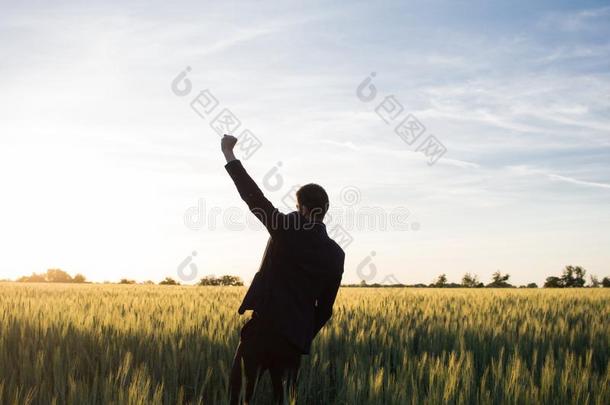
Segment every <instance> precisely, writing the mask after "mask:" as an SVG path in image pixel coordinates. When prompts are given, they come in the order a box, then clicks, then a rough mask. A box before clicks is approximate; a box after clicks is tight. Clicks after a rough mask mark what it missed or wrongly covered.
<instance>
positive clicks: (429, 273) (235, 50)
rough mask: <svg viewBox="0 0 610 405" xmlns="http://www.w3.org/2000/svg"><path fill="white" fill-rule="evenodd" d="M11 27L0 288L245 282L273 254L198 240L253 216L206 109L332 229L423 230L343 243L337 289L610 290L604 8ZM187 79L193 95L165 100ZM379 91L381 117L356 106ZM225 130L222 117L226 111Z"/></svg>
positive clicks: (253, 242)
mask: <svg viewBox="0 0 610 405" xmlns="http://www.w3.org/2000/svg"><path fill="white" fill-rule="evenodd" d="M2 10H3V12H2V13H1V14H0V32H1V33H2V35H0V52H1V55H2V56H3V58H2V63H0V73H1V74H0V86H1V87H0V88H1V90H2V91H0V170H1V171H2V173H3V174H2V176H1V177H0V179H1V180H0V182H1V183H0V184H1V186H2V190H3V196H4V198H2V200H1V201H0V223H1V224H2V227H1V228H0V242H1V243H2V246H5V252H4V253H3V255H2V257H0V278H5V277H7V278H14V277H16V276H18V275H21V274H27V273H30V272H32V271H36V272H40V271H44V270H45V269H47V268H49V267H61V268H63V269H64V270H67V271H69V272H71V273H76V272H81V273H83V274H85V275H86V276H87V277H88V278H89V279H92V280H97V281H101V280H117V279H118V278H121V277H131V278H135V279H138V280H146V279H152V280H159V279H161V278H162V277H165V276H173V277H176V272H177V270H176V269H177V266H178V265H179V264H180V263H182V262H183V260H184V259H185V258H188V256H189V255H190V254H191V252H192V251H197V253H198V254H197V256H196V257H194V258H193V260H192V263H194V264H195V265H196V266H197V271H198V275H199V276H203V275H206V274H216V275H219V274H224V273H233V274H239V275H241V276H242V277H243V278H244V279H246V280H249V279H250V278H251V277H252V275H253V274H254V272H255V271H256V269H257V266H258V264H259V261H260V257H261V255H262V249H263V248H264V245H265V242H266V235H265V233H264V232H263V231H262V230H252V229H247V230H244V231H235V230H231V229H226V227H223V226H217V227H215V229H210V227H209V226H207V227H206V226H204V227H202V229H197V230H194V229H190V228H188V227H186V226H185V224H184V220H183V219H184V215H185V212H186V211H187V210H188V209H189V207H193V206H196V205H197V204H198V201H199V200H205V204H206V207H207V208H209V207H218V208H219V209H221V210H223V211H226V210H227V208H229V207H241V202H240V200H239V198H238V196H237V194H236V192H235V190H234V189H233V186H232V184H231V183H230V180H229V178H228V176H227V175H226V173H225V172H224V168H223V159H222V156H221V155H220V153H219V138H218V136H217V135H216V133H215V132H214V131H213V130H212V129H211V128H210V126H209V120H207V121H206V120H205V119H202V118H201V117H199V116H198V115H197V114H195V113H194V112H193V110H192V109H191V107H190V105H189V103H190V101H191V100H192V99H193V97H194V96H195V95H196V93H198V92H199V91H200V90H203V89H209V90H210V91H211V92H212V93H213V94H214V96H216V97H217V98H218V100H219V101H220V106H221V107H226V108H230V110H231V111H233V112H234V113H235V115H237V116H238V117H239V119H240V120H241V121H242V123H243V127H247V128H248V129H250V130H251V131H252V132H253V133H254V134H255V135H256V136H257V137H258V138H259V139H260V140H261V141H262V147H261V148H260V149H259V150H258V151H257V152H256V153H255V154H254V155H253V156H252V157H250V158H249V159H248V160H246V161H245V165H246V167H247V168H248V169H249V170H250V172H251V173H252V175H253V176H254V177H255V178H256V179H257V180H258V181H261V182H262V180H263V178H264V177H265V174H266V173H268V172H269V171H270V170H271V169H272V168H273V167H274V166H277V163H278V162H282V164H281V167H279V171H278V173H279V175H280V176H281V178H282V181H283V184H284V185H283V187H281V188H280V189H279V190H271V189H266V192H267V194H268V196H269V197H270V199H272V200H273V201H274V202H276V203H278V205H279V204H280V200H281V199H282V197H283V196H284V195H285V194H286V192H287V191H288V190H289V188H290V185H293V184H304V183H306V182H310V181H315V182H318V183H320V184H322V185H324V186H325V187H326V188H327V189H328V191H329V194H330V195H331V206H333V205H334V207H341V205H342V200H341V192H342V190H345V189H346V188H348V189H357V190H358V192H359V201H358V204H357V205H356V206H355V207H354V208H357V209H362V208H363V207H380V208H382V209H383V210H385V212H391V210H392V209H395V208H396V207H405V208H407V209H408V210H409V212H410V216H409V217H408V221H409V223H416V224H418V225H419V228H418V229H417V230H413V229H412V228H409V230H408V231H405V230H395V229H394V230H385V231H384V230H379V229H377V230H364V231H362V230H361V231H359V230H354V231H353V232H352V233H351V236H352V237H353V242H352V243H351V244H350V245H349V246H348V247H347V248H346V252H347V261H346V268H345V280H346V281H348V282H354V281H358V278H359V276H358V274H359V273H358V266H359V265H360V264H362V263H363V261H365V260H366V259H367V257H368V256H369V255H370V252H372V251H374V252H375V256H374V257H371V261H370V262H367V263H370V264H372V265H373V266H375V267H374V268H371V267H368V264H367V268H368V269H369V270H368V274H373V273H374V274H375V276H374V277H373V278H372V280H371V281H372V282H374V281H381V280H382V279H383V278H385V277H386V276H388V275H394V276H395V277H396V278H397V279H398V280H399V281H401V282H405V283H415V282H426V283H428V282H430V281H432V279H433V278H434V277H435V276H436V275H438V274H440V273H446V274H447V275H448V277H449V279H450V280H452V281H459V279H460V278H461V276H462V275H463V274H464V273H465V272H471V273H476V274H478V275H479V276H480V278H481V279H482V280H483V281H487V280H489V278H490V276H491V273H492V272H494V271H496V270H501V271H503V272H508V273H510V274H511V280H512V281H513V282H515V283H517V284H521V283H525V282H528V281H536V282H539V283H540V282H541V281H543V280H544V278H545V277H546V276H548V275H550V274H555V273H559V272H560V271H561V268H562V267H563V266H565V265H567V264H578V265H582V266H584V267H585V268H586V269H587V270H588V271H589V273H592V274H597V275H599V276H606V275H610V249H608V246H610V236H609V235H610V233H609V232H608V231H607V229H608V225H610V208H609V207H610V205H609V204H608V202H609V199H610V170H609V169H610V75H609V72H610V41H609V40H608V38H610V24H609V23H608V21H610V3H608V2H586V1H585V2H565V1H563V2H558V1H553V2H536V3H532V2H520V1H517V2H514V1H513V2H489V1H485V2H482V1H481V2H461V1H425V2H424V1H422V2H381V3H379V4H371V3H370V2H350V3H343V2H303V3H301V4H298V5H297V3H293V4H290V5H288V4H286V3H284V2H185V3H181V4H180V5H175V4H172V5H170V4H167V3H166V2H139V3H132V4H131V5H129V6H128V5H125V4H123V2H104V3H99V4H94V3H92V2H81V3H77V2H56V3H54V4H51V3H49V2H19V3H10V4H3V6H2ZM187 66H189V67H191V72H190V73H189V74H188V79H189V80H190V81H191V83H192V86H193V91H192V93H191V94H190V95H189V96H186V97H178V96H176V95H175V94H174V93H173V92H172V90H171V83H172V80H174V78H175V77H176V76H177V75H178V74H179V73H180V72H182V71H183V70H184V69H185V68H186V67H187ZM371 72H375V73H376V76H375V78H374V79H373V84H374V86H375V87H376V88H377V89H378V92H379V96H378V99H376V100H375V101H374V102H371V103H364V102H362V101H360V100H359V99H358V98H357V97H356V88H357V86H358V85H359V84H360V83H361V82H362V81H363V80H364V79H365V78H366V77H367V76H368V75H369V74H370V73H371ZM388 95H394V96H395V98H396V100H398V101H399V102H400V103H401V104H402V105H403V106H404V109H405V112H406V113H407V112H408V113H412V114H413V115H415V116H416V117H417V118H418V119H419V120H420V121H421V122H422V123H423V124H424V125H425V127H426V130H427V133H428V134H433V135H435V136H436V137H437V139H438V140H440V141H441V142H442V144H443V145H444V146H445V147H446V149H447V152H446V153H445V154H444V155H443V156H442V158H441V159H440V160H439V161H438V162H437V163H436V164H434V165H432V166H430V165H428V164H427V162H426V159H425V156H423V154H422V153H420V152H415V151H414V150H415V148H414V147H412V146H409V145H407V144H405V143H404V142H403V141H402V140H401V139H400V138H399V137H398V136H397V135H396V134H395V133H394V132H393V127H391V126H389V125H386V124H385V123H384V122H383V120H382V119H381V118H380V117H379V116H377V114H376V113H375V111H374V110H375V106H376V105H377V104H378V101H380V100H381V97H382V96H383V97H385V96H388ZM219 108H220V107H219Z"/></svg>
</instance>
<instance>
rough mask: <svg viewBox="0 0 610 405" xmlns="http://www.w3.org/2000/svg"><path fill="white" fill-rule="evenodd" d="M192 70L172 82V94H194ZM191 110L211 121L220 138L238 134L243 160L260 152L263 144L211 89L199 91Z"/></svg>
mask: <svg viewBox="0 0 610 405" xmlns="http://www.w3.org/2000/svg"><path fill="white" fill-rule="evenodd" d="M191 71H192V69H191V67H190V66H187V67H186V68H185V69H184V70H183V71H182V72H180V73H179V74H178V75H177V76H176V77H175V78H174V79H173V80H172V82H171V90H172V92H173V93H174V94H175V95H176V96H178V97H180V98H183V97H187V96H190V95H191V93H192V92H193V83H192V81H191V79H189V77H188V75H189V74H190V73H191ZM189 104H190V106H191V109H192V110H193V111H194V112H195V113H196V114H197V115H198V116H199V117H201V118H202V119H204V120H206V121H209V125H210V128H212V129H213V130H214V132H216V133H217V134H218V135H219V136H220V137H222V136H223V135H224V134H237V133H238V131H240V130H241V132H239V135H236V137H237V139H238V143H237V145H236V148H237V150H238V151H239V152H240V154H241V156H242V159H243V160H248V159H249V158H251V157H252V155H254V154H255V153H256V151H258V150H259V149H260V148H261V146H262V145H263V143H262V142H261V140H260V139H259V138H258V137H257V136H256V135H254V133H253V132H252V131H251V130H249V129H248V128H244V127H243V126H242V122H241V120H240V119H239V118H238V117H237V115H235V114H234V113H233V112H232V111H231V110H230V109H229V108H227V107H224V106H221V105H220V101H219V100H218V98H217V97H216V96H215V95H214V94H213V93H212V91H211V90H210V89H203V90H201V91H199V92H198V93H197V94H196V95H195V97H194V98H192V99H191V101H190V103H189Z"/></svg>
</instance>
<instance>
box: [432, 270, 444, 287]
mask: <svg viewBox="0 0 610 405" xmlns="http://www.w3.org/2000/svg"><path fill="white" fill-rule="evenodd" d="M446 285H447V275H446V274H444V273H443V274H441V275H440V276H438V277H437V278H436V281H435V282H434V283H433V284H432V286H433V287H438V288H443V287H445V286H446Z"/></svg>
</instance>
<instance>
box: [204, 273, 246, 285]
mask: <svg viewBox="0 0 610 405" xmlns="http://www.w3.org/2000/svg"><path fill="white" fill-rule="evenodd" d="M199 285H202V286H206V285H207V286H210V285H212V286H214V285H223V286H242V285H244V282H243V281H242V280H241V278H239V277H237V276H230V275H226V276H222V277H214V276H205V277H203V278H202V279H201V280H200V281H199Z"/></svg>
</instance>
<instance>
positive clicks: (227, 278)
mask: <svg viewBox="0 0 610 405" xmlns="http://www.w3.org/2000/svg"><path fill="white" fill-rule="evenodd" d="M586 274H587V271H586V270H585V269H584V268H582V267H581V266H571V265H570V266H566V267H565V268H564V269H563V271H562V273H561V274H560V275H558V276H549V277H547V278H546V280H545V282H544V285H543V287H544V288H582V287H590V288H598V287H605V288H610V277H604V278H603V279H602V280H601V281H600V280H599V278H598V277H597V276H595V275H590V276H589V284H587V283H586V279H585V276H586ZM509 279H510V275H509V274H502V273H501V272H500V271H496V272H495V273H493V274H492V276H491V282H489V283H487V284H485V283H483V282H481V281H480V280H479V276H477V275H476V274H471V273H466V274H464V276H463V277H462V280H461V282H460V283H453V282H449V281H448V279H447V275H446V274H441V275H439V276H438V277H437V278H436V279H435V280H434V281H433V282H432V283H430V284H423V283H419V284H412V285H407V284H391V285H388V284H367V283H366V281H364V280H362V282H361V283H360V284H346V285H344V286H346V287H418V288H517V286H515V285H512V284H510V283H509V282H508V280H509ZM17 281H18V282H26V283H87V280H86V278H85V276H83V275H82V274H76V275H75V276H74V277H72V276H70V274H68V273H67V272H65V271H63V270H61V269H49V270H47V271H46V273H41V274H37V273H32V275H30V276H23V277H19V278H18V279H17ZM104 283H110V282H104ZM118 284H136V281H135V280H132V279H128V278H122V279H121V280H120V281H119V282H118ZM140 284H155V282H153V281H151V280H148V281H144V282H142V283H140ZM157 284H159V285H180V282H178V281H176V280H175V279H173V278H171V277H165V278H164V279H163V280H161V281H160V282H159V283H157ZM196 285H200V286H243V285H244V282H243V281H242V279H241V278H239V277H238V276H232V275H224V276H220V277H215V276H205V277H203V278H202V279H200V280H199V282H198V283H197V284H196ZM519 288H538V285H537V284H536V283H529V284H525V285H521V286H519Z"/></svg>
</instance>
